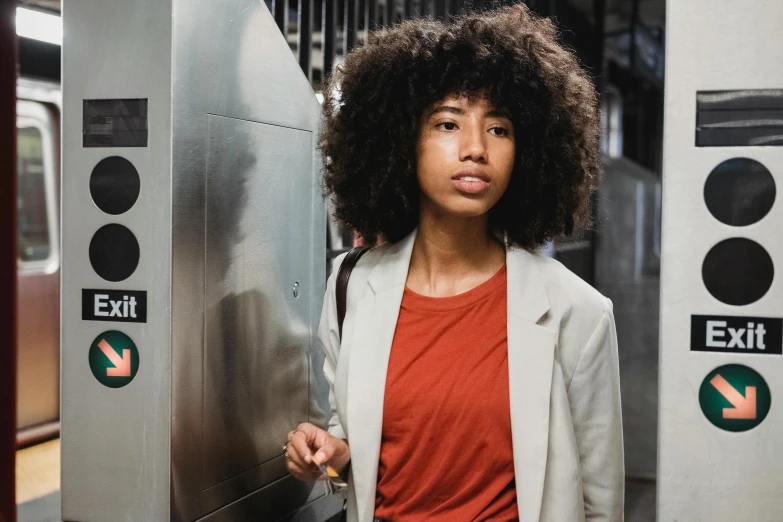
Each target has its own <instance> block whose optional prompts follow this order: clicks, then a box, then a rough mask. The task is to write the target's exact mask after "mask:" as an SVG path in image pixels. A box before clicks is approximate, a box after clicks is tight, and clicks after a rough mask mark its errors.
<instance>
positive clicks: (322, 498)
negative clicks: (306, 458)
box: [200, 475, 343, 522]
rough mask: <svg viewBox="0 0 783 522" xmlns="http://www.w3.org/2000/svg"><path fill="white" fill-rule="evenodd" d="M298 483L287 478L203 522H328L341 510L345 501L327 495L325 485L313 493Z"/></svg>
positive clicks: (210, 516)
mask: <svg viewBox="0 0 783 522" xmlns="http://www.w3.org/2000/svg"><path fill="white" fill-rule="evenodd" d="M296 482H297V480H296V479H295V478H294V477H292V476H291V475H287V476H285V477H283V478H281V479H279V480H276V481H275V482H273V483H271V484H269V485H268V486H265V487H264V488H262V489H259V490H258V491H255V492H253V493H251V494H250V495H248V496H247V497H245V498H243V499H242V500H241V501H239V502H234V503H232V504H229V505H228V506H226V507H224V508H221V509H219V510H217V511H215V512H214V513H210V514H209V515H207V516H206V517H204V518H203V519H201V521H200V522H256V521H258V520H265V521H266V520H269V521H278V522H314V521H316V520H320V521H324V520H328V519H330V518H331V517H333V516H334V515H335V514H337V513H339V512H340V510H341V509H342V506H343V498H342V497H341V496H339V495H326V485H325V484H326V483H325V482H316V483H315V485H314V487H313V488H312V490H308V489H307V488H305V489H303V488H300V487H298V484H296Z"/></svg>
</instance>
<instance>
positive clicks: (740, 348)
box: [691, 315, 783, 355]
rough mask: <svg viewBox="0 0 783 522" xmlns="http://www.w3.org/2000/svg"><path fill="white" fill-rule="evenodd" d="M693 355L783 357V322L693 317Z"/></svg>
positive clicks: (731, 317) (704, 316)
mask: <svg viewBox="0 0 783 522" xmlns="http://www.w3.org/2000/svg"><path fill="white" fill-rule="evenodd" d="M691 351H692V352H718V353H745V354H751V353H765V354H770V355H781V354H783V318H770V317H737V316H722V315H692V316H691Z"/></svg>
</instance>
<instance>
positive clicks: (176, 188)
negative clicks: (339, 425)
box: [61, 0, 342, 521]
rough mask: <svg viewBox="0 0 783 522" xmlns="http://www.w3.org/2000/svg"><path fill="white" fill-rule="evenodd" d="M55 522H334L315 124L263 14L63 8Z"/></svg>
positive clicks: (152, 3) (109, 2) (311, 100)
mask: <svg viewBox="0 0 783 522" xmlns="http://www.w3.org/2000/svg"><path fill="white" fill-rule="evenodd" d="M63 26H64V35H65V36H64V44H63V53H64V54H63V73H64V74H63V129H62V143H63V179H62V194H63V195H62V218H63V220H62V233H63V241H62V243H63V247H62V255H63V264H62V332H61V333H62V518H63V519H64V520H69V521H88V520H95V521H106V520H143V521H150V520H169V519H171V520H183V521H185V520H187V521H191V520H210V521H213V520H231V521H235V520H284V519H285V520H325V519H327V518H329V517H330V516H332V515H334V514H335V513H337V512H338V511H339V509H340V508H341V506H342V501H341V499H339V498H337V497H335V496H332V495H327V494H326V493H327V492H326V487H325V485H324V483H322V482H317V483H315V484H312V483H311V484H305V483H301V482H299V481H297V480H295V479H293V478H292V477H291V476H290V475H288V474H287V471H286V466H285V458H284V457H283V455H282V453H283V452H282V449H281V447H282V445H283V443H284V441H285V440H286V433H287V432H288V431H289V430H291V429H292V428H294V427H295V426H296V425H297V424H299V423H300V422H304V421H310V422H315V423H324V422H325V419H326V415H325V412H326V411H327V409H328V388H327V386H326V383H325V380H324V378H323V375H322V373H321V371H322V355H321V356H320V357H319V356H318V353H319V351H318V350H314V349H313V347H314V343H315V342H317V337H316V332H317V324H318V321H319V317H320V309H321V304H322V301H323V294H324V289H325V284H324V268H323V267H324V259H325V248H326V245H325V230H326V223H325V219H326V215H325V211H324V207H323V203H322V200H321V187H320V179H321V171H320V156H319V152H318V151H317V141H318V129H319V123H320V106H319V105H318V102H317V100H316V98H315V96H314V93H313V92H312V89H311V87H310V84H309V82H308V81H307V79H306V78H305V76H304V75H303V74H302V72H301V70H300V68H299V65H298V64H297V62H296V59H295V57H294V56H293V54H292V53H291V50H290V48H289V46H288V43H287V42H286V41H285V40H284V38H283V37H282V35H281V34H280V31H279V30H278V27H277V26H276V24H275V21H274V19H273V17H272V16H271V15H270V13H269V12H268V10H267V8H266V7H265V5H264V3H263V2H261V1H260V0H231V1H229V0H143V1H134V2H127V1H120V0H66V1H65V2H64V7H63Z"/></svg>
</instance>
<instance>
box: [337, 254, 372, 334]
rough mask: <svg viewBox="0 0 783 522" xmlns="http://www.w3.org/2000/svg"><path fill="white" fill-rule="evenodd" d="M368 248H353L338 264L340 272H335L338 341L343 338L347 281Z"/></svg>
mask: <svg viewBox="0 0 783 522" xmlns="http://www.w3.org/2000/svg"><path fill="white" fill-rule="evenodd" d="M369 249H370V248H369V247H366V246H360V247H354V248H352V249H351V251H350V252H348V255H346V256H345V259H343V262H342V264H340V270H339V272H337V320H338V321H339V324H340V339H341V340H342V338H343V320H344V319H345V309H346V306H347V305H346V300H347V299H348V279H350V277H351V272H352V271H353V267H354V266H356V263H357V262H358V261H359V258H360V257H362V254H364V253H365V252H367V251H368V250H369Z"/></svg>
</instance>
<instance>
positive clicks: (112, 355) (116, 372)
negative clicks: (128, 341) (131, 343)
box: [98, 339, 131, 377]
mask: <svg viewBox="0 0 783 522" xmlns="http://www.w3.org/2000/svg"><path fill="white" fill-rule="evenodd" d="M98 348H100V349H101V351H102V352H103V355H105V356H106V357H108V358H109V361H111V363H112V364H113V365H114V368H106V376H107V377H130V376H131V353H130V352H131V351H130V350H129V349H127V348H124V349H123V350H122V357H120V356H119V355H117V352H115V351H114V348H112V347H111V345H110V344H109V343H107V342H106V340H105V339H101V342H99V343H98Z"/></svg>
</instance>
